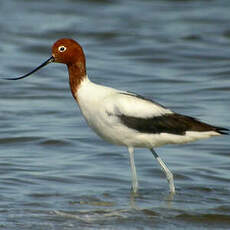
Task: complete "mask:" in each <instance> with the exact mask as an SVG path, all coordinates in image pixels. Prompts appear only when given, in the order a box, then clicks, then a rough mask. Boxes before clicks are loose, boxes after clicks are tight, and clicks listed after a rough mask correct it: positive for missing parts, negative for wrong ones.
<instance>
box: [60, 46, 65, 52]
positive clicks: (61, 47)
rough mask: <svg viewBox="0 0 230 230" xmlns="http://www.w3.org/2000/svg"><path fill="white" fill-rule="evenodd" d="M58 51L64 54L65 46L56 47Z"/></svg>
mask: <svg viewBox="0 0 230 230" xmlns="http://www.w3.org/2000/svg"><path fill="white" fill-rule="evenodd" d="M58 51H59V52H65V51H66V47H65V46H59V47H58Z"/></svg>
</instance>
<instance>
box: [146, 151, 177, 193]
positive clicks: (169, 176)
mask: <svg viewBox="0 0 230 230" xmlns="http://www.w3.org/2000/svg"><path fill="white" fill-rule="evenodd" d="M150 151H151V152H152V154H153V156H154V157H155V158H156V160H157V161H158V163H159V164H160V166H161V169H162V170H163V172H164V173H165V175H166V178H167V180H168V182H169V189H170V193H171V194H175V186H174V180H173V174H172V173H171V172H170V170H169V169H168V167H167V166H166V164H165V163H164V162H163V161H162V160H161V158H160V157H159V156H158V154H157V153H156V152H155V151H154V149H150Z"/></svg>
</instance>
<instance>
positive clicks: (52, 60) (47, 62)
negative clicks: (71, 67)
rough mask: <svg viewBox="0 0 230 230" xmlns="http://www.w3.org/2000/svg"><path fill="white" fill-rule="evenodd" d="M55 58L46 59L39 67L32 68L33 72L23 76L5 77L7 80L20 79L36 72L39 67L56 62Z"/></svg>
mask: <svg viewBox="0 0 230 230" xmlns="http://www.w3.org/2000/svg"><path fill="white" fill-rule="evenodd" d="M54 61H55V59H54V57H53V56H51V57H50V58H49V59H48V60H46V61H45V62H44V63H42V64H41V65H40V66H38V67H37V68H35V69H34V70H32V71H31V72H29V73H27V74H25V75H23V76H21V77H15V78H5V79H6V80H19V79H23V78H25V77H28V76H30V75H31V74H33V73H35V72H36V71H38V70H39V69H41V68H42V67H44V66H46V65H48V64H49V63H51V62H54Z"/></svg>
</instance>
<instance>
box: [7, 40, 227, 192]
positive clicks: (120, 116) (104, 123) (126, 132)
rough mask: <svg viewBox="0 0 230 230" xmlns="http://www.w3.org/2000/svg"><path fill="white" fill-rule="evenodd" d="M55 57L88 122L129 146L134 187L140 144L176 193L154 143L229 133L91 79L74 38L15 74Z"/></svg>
mask: <svg viewBox="0 0 230 230" xmlns="http://www.w3.org/2000/svg"><path fill="white" fill-rule="evenodd" d="M51 62H57V63H63V64H66V65H67V67H68V71H69V83H70V89H71V92H72V95H73V97H74V98H75V100H76V102H77V103H78V105H79V107H80V110H81V112H82V114H83V116H84V118H85V120H86V122H87V123H88V125H89V126H90V127H91V128H92V129H93V130H94V131H95V132H96V133H97V134H98V135H99V136H100V137H101V138H103V139H104V140H106V141H108V142H110V143H113V144H115V145H121V146H126V147H127V148H128V151H129V155H130V166H131V174H132V189H133V192H134V193H136V192H137V190H138V181H137V174H136V168H135V163H134V148H135V147H136V148H148V149H150V151H151V152H152V154H153V156H154V157H155V158H156V160H157V161H158V162H159V164H160V166H161V168H162V170H163V172H164V173H165V175H166V177H167V180H168V182H169V187H170V193H171V194H174V193H175V186H174V180H173V174H172V173H171V172H170V170H169V169H168V167H167V166H166V164H165V163H164V162H163V160H162V159H161V158H160V157H159V156H158V154H157V153H156V152H155V150H154V148H155V147H159V146H162V145H165V144H182V143H187V142H191V141H195V140H199V139H205V138H209V137H212V136H220V135H222V134H227V131H228V129H225V128H221V127H216V126H212V125H209V124H206V123H203V122H201V121H198V120H197V119H195V118H192V117H189V116H185V115H181V114H178V113H175V112H173V111H172V110H170V109H168V108H166V107H164V106H162V105H160V104H158V103H156V102H154V101H152V100H149V99H146V98H144V97H142V96H140V95H137V94H135V93H130V92H127V91H122V90H117V89H114V88H110V87H106V86H103V85H99V84H95V83H93V82H91V81H90V80H89V78H88V76H87V73H86V60H85V55H84V52H83V49H82V48H81V46H80V45H79V44H78V43H77V42H76V41H74V40H72V39H67V38H64V39H60V40H58V41H57V42H55V43H54V45H53V47H52V56H51V57H50V58H49V59H48V60H47V61H45V62H44V63H43V64H41V65H40V66H38V67H37V68H36V69H34V70H33V71H31V72H30V73H28V74H25V75H23V76H21V77H18V78H11V79H9V80H18V79H22V78H25V77H27V76H29V75H31V74H32V73H34V72H36V71H37V70H39V69H40V68H42V67H44V66H45V65H47V64H49V63H51Z"/></svg>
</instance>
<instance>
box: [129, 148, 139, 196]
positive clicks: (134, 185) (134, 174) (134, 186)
mask: <svg viewBox="0 0 230 230" xmlns="http://www.w3.org/2000/svg"><path fill="white" fill-rule="evenodd" d="M128 150H129V160H130V167H131V175H132V190H133V192H134V193H137V190H138V181H137V172H136V167H135V162H134V148H133V147H128Z"/></svg>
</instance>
